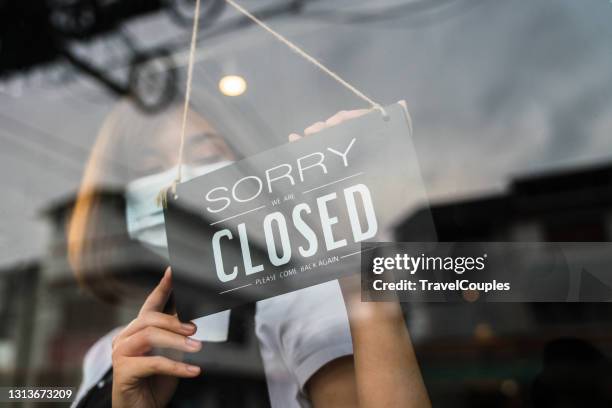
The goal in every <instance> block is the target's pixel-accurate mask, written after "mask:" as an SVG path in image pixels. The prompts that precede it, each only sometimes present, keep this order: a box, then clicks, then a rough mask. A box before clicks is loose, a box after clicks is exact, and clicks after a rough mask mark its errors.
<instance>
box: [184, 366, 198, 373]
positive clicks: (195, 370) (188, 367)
mask: <svg viewBox="0 0 612 408" xmlns="http://www.w3.org/2000/svg"><path fill="white" fill-rule="evenodd" d="M187 371H191V372H192V373H199V372H200V367H198V366H194V365H188V366H187Z"/></svg>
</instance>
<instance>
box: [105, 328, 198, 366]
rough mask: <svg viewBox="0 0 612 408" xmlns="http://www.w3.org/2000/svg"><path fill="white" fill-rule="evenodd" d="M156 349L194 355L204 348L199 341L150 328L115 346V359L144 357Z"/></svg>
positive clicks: (116, 343)
mask: <svg viewBox="0 0 612 408" xmlns="http://www.w3.org/2000/svg"><path fill="white" fill-rule="evenodd" d="M154 348H166V349H173V350H179V351H185V352H191V353H194V352H196V351H199V350H200V349H201V348H202V343H201V342H199V341H198V340H194V339H190V338H189V337H187V336H183V335H181V334H177V333H173V332H171V331H168V330H164V329H160V328H158V327H153V326H149V327H147V328H145V329H143V330H140V331H138V332H136V333H134V334H132V335H131V336H129V337H124V338H122V339H119V340H118V341H116V342H115V343H114V344H113V358H117V357H125V356H127V357H135V356H142V355H143V354H146V353H148V352H150V351H151V350H153V349H154Z"/></svg>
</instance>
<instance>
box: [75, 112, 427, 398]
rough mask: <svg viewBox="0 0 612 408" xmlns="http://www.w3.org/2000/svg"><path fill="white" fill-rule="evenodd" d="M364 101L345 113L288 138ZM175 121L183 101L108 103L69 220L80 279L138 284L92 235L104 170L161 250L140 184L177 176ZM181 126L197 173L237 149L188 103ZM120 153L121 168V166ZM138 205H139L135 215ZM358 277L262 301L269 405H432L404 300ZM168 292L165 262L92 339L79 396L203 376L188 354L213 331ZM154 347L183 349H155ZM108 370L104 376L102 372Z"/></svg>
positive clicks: (98, 284)
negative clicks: (140, 297) (120, 275)
mask: <svg viewBox="0 0 612 408" xmlns="http://www.w3.org/2000/svg"><path fill="white" fill-rule="evenodd" d="M365 112H366V111H363V110H361V111H350V112H340V113H338V114H336V115H334V116H332V117H331V118H329V119H328V120H326V121H325V122H318V123H316V124H314V125H313V126H311V127H309V128H307V129H305V130H304V132H303V135H298V134H292V135H290V136H289V140H290V141H297V140H299V139H300V138H301V137H308V136H309V135H312V134H314V133H316V132H319V131H321V130H323V129H325V128H327V127H330V126H335V125H337V124H339V123H341V122H343V121H345V120H350V119H352V118H355V117H357V116H360V115H362V114H364V113H365ZM179 120H180V110H179V109H178V108H176V109H171V110H169V111H168V112H166V113H165V114H163V115H161V116H159V117H156V118H154V119H151V118H149V117H145V116H143V115H142V114H140V113H138V112H137V111H136V110H135V109H133V108H131V107H130V105H128V104H127V103H126V102H124V103H121V104H120V106H119V107H118V108H117V110H115V112H113V114H111V117H110V119H109V121H108V122H107V123H106V125H105V126H104V128H103V131H102V132H101V134H100V138H99V140H98V141H97V143H96V145H95V147H94V150H93V152H92V155H91V158H90V160H89V163H88V165H87V168H86V171H85V175H84V178H83V183H82V186H81V189H80V192H79V196H78V200H77V203H76V205H75V209H74V212H73V217H72V220H71V224H70V231H69V256H70V261H71V264H72V266H73V268H74V270H75V273H76V275H77V278H78V279H79V281H80V282H81V283H83V284H84V285H85V286H89V287H93V289H94V290H95V291H97V292H102V294H103V295H104V296H106V297H107V298H109V297H114V296H116V294H117V293H119V291H120V290H124V291H132V292H131V293H134V292H133V291H134V290H137V286H134V285H132V286H127V285H126V284H125V282H118V281H117V279H116V278H115V277H111V276H106V275H105V271H104V270H100V268H97V267H96V259H97V256H96V252H97V251H98V250H97V249H96V245H94V242H96V241H97V240H98V238H99V237H100V234H101V233H102V235H104V236H107V237H108V235H112V234H108V233H106V234H105V233H104V230H105V229H106V228H108V225H109V223H108V222H107V221H106V220H104V217H103V212H102V211H101V208H100V197H99V194H98V193H97V192H98V191H99V188H100V184H101V183H103V181H104V180H103V179H104V177H108V176H109V175H111V180H110V181H111V182H112V183H116V182H117V179H119V180H121V181H120V183H121V182H123V183H125V184H126V205H127V211H126V214H127V221H126V226H127V229H128V231H129V232H130V235H131V236H132V237H134V238H135V239H138V240H139V241H141V242H142V243H143V244H144V245H146V246H148V247H149V248H150V249H151V250H153V251H154V252H156V253H158V254H160V255H161V256H162V257H165V256H167V254H166V253H165V251H166V248H165V245H166V239H165V232H164V229H163V214H162V215H161V219H160V218H159V215H160V214H161V209H159V208H153V207H151V206H152V205H153V202H154V197H153V195H154V193H155V192H156V191H159V188H157V189H155V188H143V187H142V186H143V185H145V186H147V185H149V186H153V185H154V186H156V187H158V186H159V185H160V184H161V187H163V183H166V185H168V184H169V183H170V182H171V181H172V177H173V174H174V172H173V171H172V170H168V169H171V167H172V163H174V162H175V156H176V148H175V146H176V145H177V139H176V138H177V134H178V131H177V129H179ZM187 135H188V139H187V141H188V142H187V146H188V149H186V150H185V152H186V154H187V157H186V162H187V163H189V164H191V165H193V166H194V168H197V169H199V170H198V171H197V172H196V173H197V174H205V173H206V172H208V171H211V170H212V169H214V168H218V166H220V165H224V164H226V163H228V162H231V161H232V160H235V159H236V155H235V154H234V153H233V151H232V149H230V148H229V146H228V145H227V143H225V142H224V141H223V139H222V138H221V137H220V136H219V135H218V134H217V133H216V132H215V130H214V129H213V127H212V126H210V125H209V123H208V122H207V121H206V120H204V119H203V118H202V117H201V116H199V115H197V114H196V113H194V112H190V115H189V121H188V123H187ZM143 136H145V138H144V139H143ZM118 163H123V165H122V166H124V167H121V168H120V169H118V168H117V166H118ZM126 166H127V167H126ZM119 173H120V174H119ZM151 182H152V184H151ZM135 208H136V209H138V210H134V209H135ZM143 208H144V209H145V210H144V212H145V214H144V216H141V217H136V218H134V213H142V211H143ZM130 209H132V211H130ZM147 211H149V212H148V213H147ZM160 220H161V221H160ZM92 275H96V276H95V277H94V276H92ZM101 276H102V279H101V278H100V277H101ZM92 282H95V283H94V284H92ZM358 287H359V285H358V280H357V283H356V282H355V280H354V279H352V278H351V279H349V280H343V281H342V283H341V284H339V283H338V282H337V281H333V282H328V283H324V284H321V285H317V286H313V287H310V288H306V289H302V290H299V291H295V292H292V293H288V294H285V295H281V296H277V297H274V298H271V299H266V300H264V301H260V302H257V305H256V314H255V332H256V335H257V339H258V341H259V348H260V351H261V356H262V360H263V363H264V369H265V375H266V380H267V383H268V391H269V396H270V403H271V405H272V406H273V407H282V408H288V407H308V406H313V407H316V408H326V407H381V406H382V407H394V406H398V407H399V406H401V407H428V406H429V405H430V403H429V399H428V396H427V392H426V390H425V387H424V384H423V381H422V378H421V374H420V370H419V367H418V363H417V361H416V357H415V355H414V351H413V348H412V344H411V340H410V336H409V334H408V331H407V329H406V325H405V323H404V320H403V316H402V313H401V309H400V307H399V305H398V304H397V303H362V302H361V301H360V293H359V290H358ZM126 288H128V289H126ZM171 292H172V272H171V270H170V269H167V270H166V273H165V274H164V276H163V278H162V279H161V280H160V281H159V283H158V285H157V286H156V287H155V289H153V291H152V292H151V293H150V294H149V295H148V297H147V298H146V300H145V301H144V303H143V304H142V307H141V308H140V311H139V313H138V315H137V316H136V318H135V319H134V320H133V321H132V322H131V323H130V324H128V325H127V326H125V327H123V328H118V329H116V330H114V331H113V332H111V333H110V334H109V335H107V336H105V337H104V338H102V339H101V340H100V341H99V342H98V343H96V345H94V346H93V347H92V349H91V351H90V352H89V353H88V356H87V357H86V361H85V363H84V379H85V380H84V384H83V385H82V387H81V390H80V391H79V398H78V401H77V404H80V406H96V404H99V403H101V402H102V403H106V402H109V401H111V400H112V405H113V406H114V407H162V406H168V405H173V404H174V405H177V400H178V397H177V395H176V390H177V385H178V384H179V379H185V378H194V377H197V376H199V375H206V367H199V366H197V365H194V364H190V363H188V362H184V361H183V359H184V358H183V356H186V355H188V354H189V353H195V352H200V350H201V348H202V343H201V342H200V341H198V340H196V338H201V337H199V336H200V335H201V334H202V333H206V331H207V330H208V327H209V326H208V324H207V321H206V319H204V320H202V321H200V320H196V321H195V323H196V324H194V322H181V321H180V320H179V318H178V317H177V316H176V315H175V314H173V313H172V311H171V307H169V306H170V304H169V301H168V300H169V298H170V295H171ZM158 349H162V350H171V351H174V352H175V353H178V354H174V355H172V356H169V355H164V356H162V355H160V354H159V353H152V351H153V350H158ZM202 352H203V353H205V352H206V350H205V349H204V350H203V351H202ZM185 353H187V354H185ZM103 377H105V378H106V381H105V383H100V382H99V380H100V379H101V378H103ZM95 384H103V385H104V386H103V387H100V388H101V389H104V390H106V391H104V392H97V393H96V392H92V390H94V391H95Z"/></svg>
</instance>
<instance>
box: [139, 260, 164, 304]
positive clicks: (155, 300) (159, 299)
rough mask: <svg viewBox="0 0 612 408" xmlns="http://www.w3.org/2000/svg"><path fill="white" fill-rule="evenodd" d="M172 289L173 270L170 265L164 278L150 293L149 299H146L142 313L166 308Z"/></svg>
mask: <svg viewBox="0 0 612 408" xmlns="http://www.w3.org/2000/svg"><path fill="white" fill-rule="evenodd" d="M171 291H172V270H171V269H170V267H168V268H167V269H166V272H165V273H164V276H163V278H161V280H160V281H159V283H158V284H157V286H156V287H155V289H153V292H151V294H149V296H148V297H147V299H146V300H145V302H144V304H143V305H142V308H141V309H140V314H142V313H145V312H148V311H154V312H161V311H162V310H164V306H165V305H166V302H167V301H168V297H169V296H170V292H171Z"/></svg>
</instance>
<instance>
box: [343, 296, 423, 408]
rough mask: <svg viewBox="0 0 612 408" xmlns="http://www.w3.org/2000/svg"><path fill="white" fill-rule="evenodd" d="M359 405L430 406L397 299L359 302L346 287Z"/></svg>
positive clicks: (363, 406)
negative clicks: (392, 300) (395, 300)
mask: <svg viewBox="0 0 612 408" xmlns="http://www.w3.org/2000/svg"><path fill="white" fill-rule="evenodd" d="M342 287H343V295H344V296H345V302H346V305H347V312H348V316H349V324H350V327H351V336H352V338H353V350H354V351H353V353H354V364H355V378H356V387H357V395H358V400H359V407H361V408H370V407H415V408H422V407H430V406H431V402H430V401H429V396H428V395H427V390H426V388H425V384H424V383H423V377H422V375H421V371H420V369H419V364H418V361H417V359H416V355H415V353H414V348H413V346H412V341H411V339H410V335H409V333H408V329H407V327H406V324H405V322H404V318H403V315H402V310H401V308H400V305H399V303H397V302H380V303H377V302H361V295H360V293H359V292H358V291H352V290H350V291H347V290H346V289H345V288H346V285H345V284H343V285H342Z"/></svg>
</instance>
